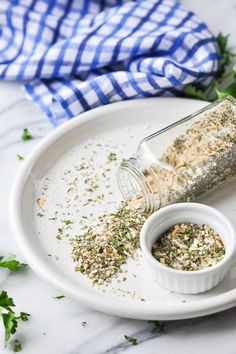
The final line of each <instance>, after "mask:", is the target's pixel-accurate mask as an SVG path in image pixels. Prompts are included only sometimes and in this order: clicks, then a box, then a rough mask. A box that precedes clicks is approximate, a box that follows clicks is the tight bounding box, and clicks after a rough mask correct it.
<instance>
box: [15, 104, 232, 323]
mask: <svg viewBox="0 0 236 354" xmlns="http://www.w3.org/2000/svg"><path fill="white" fill-rule="evenodd" d="M157 100H171V101H180V100H182V101H183V100H188V101H192V102H193V103H194V104H195V105H196V103H197V102H198V104H199V108H200V105H202V107H203V106H204V105H206V104H209V102H206V101H198V100H194V99H186V98H175V97H171V98H169V97H162V98H160V97H158V98H156V97H155V98H143V99H135V100H129V101H121V102H116V103H112V104H108V105H106V106H101V107H98V108H95V109H92V110H90V111H88V112H84V113H82V114H80V115H78V116H76V117H74V118H73V119H71V120H69V121H67V122H65V123H63V124H62V125H61V126H59V127H57V128H56V129H54V130H52V131H51V132H50V133H49V134H47V135H46V136H45V137H44V138H42V139H41V141H40V142H39V143H38V144H36V146H35V147H34V148H33V150H32V151H31V153H30V154H29V155H28V156H27V157H26V158H25V160H24V161H23V163H22V166H21V167H20V169H19V171H18V172H17V174H16V177H15V180H14V182H13V185H12V188H11V193H10V201H9V216H10V220H11V229H12V231H13V234H14V237H15V239H16V242H17V244H18V246H19V248H20V250H21V253H22V255H23V256H24V258H25V259H26V261H27V262H28V263H29V265H30V267H31V268H32V269H33V270H34V271H35V272H36V273H37V274H38V275H39V276H40V277H41V278H43V279H44V280H46V281H47V282H48V283H50V284H52V285H53V286H54V287H55V288H57V289H58V290H60V291H62V292H64V293H65V294H68V295H69V296H71V297H73V298H74V299H76V300H79V301H80V302H81V303H82V304H84V305H86V306H89V307H90V308H93V309H95V310H98V311H101V312H105V313H108V314H110V315H115V316H120V317H126V318H135V319H144V320H152V319H156V320H176V319H186V318H193V317H200V316H204V315H208V314H212V313H216V312H219V311H222V310H225V309H228V308H231V307H233V306H235V305H236V288H235V289H232V290H229V291H227V292H225V293H222V294H218V295H215V296H212V297H211V298H206V299H200V300H199V301H194V302H185V303H181V302H178V303H174V302H173V303H166V305H165V306H164V303H163V302H162V303H161V304H158V303H155V302H154V301H149V302H146V303H145V302H141V303H140V302H137V301H135V300H132V301H130V302H129V303H128V302H126V303H125V302H124V301H123V300H121V299H119V298H113V299H112V300H109V299H108V298H107V299H106V300H107V301H104V297H103V294H102V293H101V294H100V293H95V292H92V291H90V290H89V287H88V288H84V287H80V288H79V292H76V291H75V290H74V289H73V287H72V288H71V287H68V286H66V283H65V282H64V281H63V283H64V284H65V285H63V284H61V283H60V276H58V274H57V273H56V274H54V272H53V271H50V270H48V268H47V265H46V263H45V262H43V260H41V259H40V257H38V255H37V251H34V249H33V248H32V247H30V245H29V244H28V243H27V232H26V230H25V229H24V225H23V217H21V200H22V197H23V191H24V186H25V182H26V180H27V178H28V176H29V174H30V171H31V169H32V167H33V166H34V164H35V163H36V162H37V160H38V159H39V158H40V156H42V155H43V154H44V153H45V152H46V151H47V149H48V148H49V147H50V146H51V145H52V144H53V143H55V142H56V141H57V140H58V139H59V138H60V137H62V136H63V135H66V134H68V133H69V132H70V131H71V130H73V129H74V128H78V127H79V126H81V125H83V124H86V122H88V121H91V120H93V119H95V118H97V116H101V117H102V115H103V114H104V113H106V114H107V113H112V112H114V111H119V110H122V109H129V108H133V107H134V106H135V107H137V105H141V106H143V105H145V104H150V101H153V102H154V101H155V103H156V102H157ZM55 275H56V276H55ZM68 284H69V283H68ZM108 300H109V301H108ZM137 306H138V307H137ZM137 309H138V311H137Z"/></svg>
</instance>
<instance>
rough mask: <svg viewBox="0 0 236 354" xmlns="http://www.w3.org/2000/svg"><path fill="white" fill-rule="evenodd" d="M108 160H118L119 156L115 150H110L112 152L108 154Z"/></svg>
mask: <svg viewBox="0 0 236 354" xmlns="http://www.w3.org/2000/svg"><path fill="white" fill-rule="evenodd" d="M107 160H108V161H116V160H117V156H116V154H115V153H114V152H110V154H109V155H108V156H107Z"/></svg>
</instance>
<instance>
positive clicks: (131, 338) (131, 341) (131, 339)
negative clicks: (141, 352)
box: [124, 334, 138, 345]
mask: <svg viewBox="0 0 236 354" xmlns="http://www.w3.org/2000/svg"><path fill="white" fill-rule="evenodd" d="M124 337H125V339H126V340H127V342H129V343H131V344H132V345H137V344H138V340H137V339H136V338H134V337H129V336H127V335H126V334H125V335H124Z"/></svg>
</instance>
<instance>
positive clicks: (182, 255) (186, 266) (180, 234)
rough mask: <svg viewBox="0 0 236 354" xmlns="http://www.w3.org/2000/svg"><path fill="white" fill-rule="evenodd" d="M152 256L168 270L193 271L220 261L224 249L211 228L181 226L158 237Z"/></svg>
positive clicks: (193, 225) (184, 224)
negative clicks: (168, 268) (169, 268)
mask: <svg viewBox="0 0 236 354" xmlns="http://www.w3.org/2000/svg"><path fill="white" fill-rule="evenodd" d="M152 255H153V256H154V258H156V259H157V260H158V261H159V262H161V263H162V264H165V265H166V266H168V267H171V268H174V269H178V270H188V271H193V270H200V269H204V268H207V267H211V266H213V265H215V264H216V263H218V262H219V261H221V260H222V259H223V257H224V255H225V248H224V245H223V242H222V240H221V238H220V236H219V234H218V233H217V232H216V231H215V230H213V229H212V228H211V227H210V226H208V225H197V224H191V223H182V224H177V225H175V226H173V227H172V228H171V229H169V230H168V231H167V232H165V233H164V234H163V235H161V236H160V237H159V238H158V240H157V241H156V242H155V243H154V245H153V247H152Z"/></svg>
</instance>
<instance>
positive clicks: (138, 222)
mask: <svg viewBox="0 0 236 354" xmlns="http://www.w3.org/2000/svg"><path fill="white" fill-rule="evenodd" d="M145 220H146V216H145V214H144V213H143V211H141V210H139V209H131V208H130V207H129V206H128V205H127V204H126V203H122V204H121V206H120V207H119V208H118V210H117V211H116V212H114V213H111V214H108V215H104V216H102V217H100V222H99V224H97V226H95V227H93V228H89V229H88V230H87V231H86V232H85V233H84V234H83V235H79V236H77V237H75V238H74V239H72V240H71V245H72V259H73V261H74V262H75V270H76V271H80V272H81V273H84V274H86V275H87V277H88V278H89V279H90V280H91V282H92V283H93V284H103V283H104V282H106V281H109V280H111V278H112V276H113V275H115V274H117V273H119V272H120V271H121V269H120V266H121V265H122V264H124V263H125V262H126V261H127V259H128V258H129V257H132V256H133V255H134V253H135V251H136V250H137V249H138V248H139V233H140V229H141V227H142V226H143V223H144V222H145Z"/></svg>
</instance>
